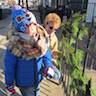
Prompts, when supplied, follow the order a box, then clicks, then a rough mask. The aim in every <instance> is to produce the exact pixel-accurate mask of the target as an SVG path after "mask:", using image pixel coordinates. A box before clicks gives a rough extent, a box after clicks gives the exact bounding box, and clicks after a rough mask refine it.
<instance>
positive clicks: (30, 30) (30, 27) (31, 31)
mask: <svg viewBox="0 0 96 96" xmlns="http://www.w3.org/2000/svg"><path fill="white" fill-rule="evenodd" d="M25 32H26V33H27V34H28V35H29V36H33V35H34V34H35V33H36V32H37V26H36V24H34V23H32V24H30V25H28V26H27V27H26V30H25Z"/></svg>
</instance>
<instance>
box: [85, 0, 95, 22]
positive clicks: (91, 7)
mask: <svg viewBox="0 0 96 96" xmlns="http://www.w3.org/2000/svg"><path fill="white" fill-rule="evenodd" d="M95 16H96V0H89V1H88V6H87V16H86V22H89V23H91V22H92V19H93V18H94V17H95Z"/></svg>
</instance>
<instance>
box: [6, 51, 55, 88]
mask: <svg viewBox="0 0 96 96" xmlns="http://www.w3.org/2000/svg"><path fill="white" fill-rule="evenodd" d="M43 65H45V67H52V66H53V64H52V62H51V51H50V50H48V51H47V52H46V54H45V56H43V57H39V58H38V59H35V58H34V59H30V60H25V59H21V58H18V57H16V56H14V55H13V54H11V52H10V51H8V50H7V51H6V55H5V82H6V84H7V85H13V83H14V81H15V82H16V86H19V87H34V86H35V87H36V85H38V83H39V82H40V81H41V80H42V74H41V69H42V66H43Z"/></svg>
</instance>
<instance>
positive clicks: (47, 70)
mask: <svg viewBox="0 0 96 96" xmlns="http://www.w3.org/2000/svg"><path fill="white" fill-rule="evenodd" d="M43 76H44V77H47V78H50V79H51V78H52V77H53V76H54V70H53V69H52V68H51V67H49V68H44V69H43Z"/></svg>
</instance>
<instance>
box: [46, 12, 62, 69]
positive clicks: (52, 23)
mask: <svg viewBox="0 0 96 96" xmlns="http://www.w3.org/2000/svg"><path fill="white" fill-rule="evenodd" d="M60 25H61V18H60V17H59V15H57V14H56V13H49V14H48V15H47V16H46V17H45V20H44V27H45V29H46V31H47V33H48V34H49V40H50V44H49V45H50V49H51V51H52V57H53V62H54V64H55V65H56V66H57V67H58V64H57V58H58V38H57V36H56V34H55V33H56V31H57V29H59V27H60Z"/></svg>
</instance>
